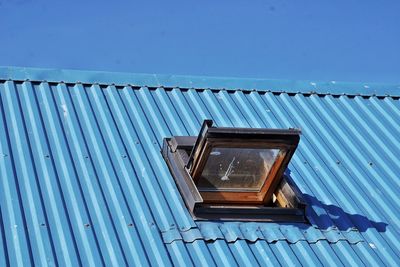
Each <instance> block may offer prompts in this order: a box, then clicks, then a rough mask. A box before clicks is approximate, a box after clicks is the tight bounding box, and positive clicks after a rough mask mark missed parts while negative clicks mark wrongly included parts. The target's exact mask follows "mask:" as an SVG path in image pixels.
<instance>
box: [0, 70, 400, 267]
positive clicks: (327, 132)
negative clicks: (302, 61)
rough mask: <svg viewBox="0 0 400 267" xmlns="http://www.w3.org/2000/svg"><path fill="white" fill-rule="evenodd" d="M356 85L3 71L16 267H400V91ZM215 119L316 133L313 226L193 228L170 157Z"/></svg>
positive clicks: (301, 153) (4, 223) (304, 175)
mask: <svg viewBox="0 0 400 267" xmlns="http://www.w3.org/2000/svg"><path fill="white" fill-rule="evenodd" d="M207 84H208V86H207ZM257 85H259V87H253V86H257ZM306 85H307V86H308V87H307V86H306ZM347 85H348V86H346V84H344V83H333V84H332V83H326V84H325V85H324V84H323V83H312V82H278V81H272V80H240V79H231V80H230V79H227V78H224V79H219V78H205V77H201V78H194V77H177V76H155V75H145V74H140V75H139V74H132V75H128V74H112V73H94V72H83V71H55V70H40V69H21V68H0V125H1V127H0V177H1V181H0V216H1V217H0V230H1V231H0V241H1V242H0V265H1V266H5V265H8V264H9V265H13V266H14V265H20V266H28V265H39V266H45V265H64V266H78V265H83V266H100V265H107V266H112V265H114V266H123V265H130V266H133V265H143V266H145V265H157V266H158V265H165V266H169V265H182V266H188V265H189V266H190V265H196V266H197V265H203V266H213V265H223V266H236V265H240V266H256V265H267V264H275V265H285V266H286V265H295V266H300V265H306V266H310V265H311V266H312V265H314V266H320V265H327V266H330V265H332V266H340V265H345V266H348V265H351V266H353V265H388V266H396V265H398V262H400V256H399V253H398V252H399V251H400V242H399V241H398V240H400V224H399V220H400V201H399V198H400V196H399V195H400V194H399V193H400V179H399V173H400V164H399V160H398V159H399V158H400V140H399V138H398V136H399V134H400V123H399V121H400V101H399V98H398V96H399V95H400V93H399V88H398V86H396V85H368V86H367V88H366V87H365V86H366V85H364V84H351V86H350V85H349V84H347ZM310 86H311V87H310ZM342 86H343V87H342ZM207 88H211V89H207ZM224 88H225V89H224ZM236 88H243V89H236ZM253 88H257V89H256V90H253ZM301 88H304V90H302V89H301ZM312 88H314V89H312ZM360 94H361V95H360ZM206 118H209V119H213V120H214V122H215V123H216V125H218V126H233V127H270V128H288V127H296V128H301V129H302V133H303V135H302V138H301V141H300V145H299V148H298V150H297V152H296V153H295V156H294V157H293V159H292V161H291V163H290V165H289V168H288V172H287V173H288V175H290V176H291V178H292V179H293V180H294V181H295V182H296V184H297V185H298V187H299V188H300V190H301V191H302V193H303V194H304V196H305V199H306V201H307V203H308V205H309V209H308V212H307V217H308V219H309V220H310V224H299V223H293V224H291V223H281V224H279V223H251V222H246V223H240V222H218V221H214V222H213V221H206V222H205V221H201V222H199V221H193V219H192V218H191V216H190V215H189V213H188V211H187V210H186V208H185V205H184V203H183V201H182V198H181V196H180V194H179V191H178V190H177V188H176V186H175V183H174V181H173V178H172V177H171V175H170V173H169V171H168V168H167V166H166V164H165V162H164V161H163V159H162V156H161V153H160V148H161V144H162V139H163V138H164V137H168V136H172V135H196V134H197V133H198V130H199V128H200V125H201V122H202V121H203V120H204V119H206Z"/></svg>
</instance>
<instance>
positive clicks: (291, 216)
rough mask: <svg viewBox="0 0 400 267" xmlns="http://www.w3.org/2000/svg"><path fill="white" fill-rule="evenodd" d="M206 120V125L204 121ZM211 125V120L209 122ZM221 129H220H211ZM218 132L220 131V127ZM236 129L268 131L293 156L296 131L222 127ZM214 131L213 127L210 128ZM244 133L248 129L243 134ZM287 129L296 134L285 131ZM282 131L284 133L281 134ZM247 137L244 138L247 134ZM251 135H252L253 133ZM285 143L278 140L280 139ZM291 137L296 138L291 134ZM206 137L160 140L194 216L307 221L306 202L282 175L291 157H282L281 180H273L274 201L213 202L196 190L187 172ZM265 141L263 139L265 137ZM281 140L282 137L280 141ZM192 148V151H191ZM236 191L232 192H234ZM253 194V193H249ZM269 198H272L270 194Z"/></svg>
mask: <svg viewBox="0 0 400 267" xmlns="http://www.w3.org/2000/svg"><path fill="white" fill-rule="evenodd" d="M207 123H208V124H207ZM207 125H210V123H209V122H207V121H205V122H204V124H203V127H202V131H200V134H199V136H201V137H204V136H206V135H207V134H205V133H206V132H207V131H203V130H204V129H205V128H207V127H208V126H207ZM211 125H212V123H211ZM211 129H221V128H211ZM219 131H221V130H219ZM226 131H228V132H231V133H232V131H233V132H235V133H236V137H239V138H251V135H250V136H249V135H248V133H249V132H253V133H255V132H257V133H258V134H259V133H264V134H265V133H266V132H268V133H270V134H272V135H274V136H275V137H277V136H278V135H280V136H281V138H280V139H279V138H274V140H275V141H276V142H277V143H283V145H285V146H287V145H288V144H291V145H290V151H291V152H290V153H291V154H290V157H291V155H293V153H294V150H295V147H296V146H297V143H298V141H297V143H296V142H295V143H296V144H295V145H293V142H292V141H293V140H290V139H293V136H295V135H297V138H299V133H300V131H299V130H294V129H289V131H287V130H280V129H251V130H249V129H247V128H246V130H244V128H224V130H223V132H226ZM211 132H213V130H212V131H211ZM244 132H247V133H245V134H244V135H243V133H244ZM289 132H291V133H295V132H296V134H288V133H289ZM282 134H283V135H282ZM246 136H247V137H246ZM225 137H226V136H225ZM253 137H254V135H253ZM282 138H283V139H285V140H286V142H285V141H284V142H278V141H279V140H281V139H282ZM294 139H296V138H295V137H294ZM205 141H206V140H203V139H202V138H199V137H196V136H174V137H169V138H165V139H164V142H163V148H162V151H161V152H162V155H163V157H164V159H165V161H166V163H167V165H168V167H169V170H170V172H171V174H172V176H173V178H174V181H175V183H176V185H177V187H178V189H179V191H180V193H181V195H182V197H183V200H184V202H185V205H186V206H187V208H188V210H189V211H190V213H191V215H192V216H193V218H194V219H197V220H210V219H212V220H235V221H293V222H306V218H305V208H306V205H305V202H304V200H303V198H302V195H301V193H300V190H299V189H298V188H297V187H296V185H295V184H294V183H293V181H292V180H291V178H290V176H287V175H284V173H283V172H284V171H285V169H286V166H287V163H288V162H289V160H290V157H285V160H286V161H287V162H286V163H285V164H286V165H285V168H283V169H282V171H281V172H282V174H281V177H282V178H281V179H279V180H275V183H276V185H274V191H273V192H271V193H270V194H271V196H272V195H273V196H274V198H275V202H274V203H270V202H268V201H265V198H264V200H263V201H261V202H260V201H248V202H243V201H228V202H212V201H205V199H204V194H201V192H200V191H199V190H198V188H197V186H196V184H195V181H194V179H193V178H192V176H191V173H190V167H191V166H193V163H194V162H198V160H196V161H194V157H193V156H194V155H196V154H197V156H196V157H198V156H201V155H200V153H199V151H197V147H199V144H200V146H204V144H201V143H205ZM264 141H265V140H264ZM281 141H282V140H281ZM190 151H191V152H190ZM237 194H238V193H237V192H235V195H237ZM252 194H254V192H252ZM271 199H272V197H271Z"/></svg>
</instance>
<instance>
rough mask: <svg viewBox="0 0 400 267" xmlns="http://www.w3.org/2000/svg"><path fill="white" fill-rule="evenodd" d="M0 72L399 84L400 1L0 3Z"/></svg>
mask: <svg viewBox="0 0 400 267" xmlns="http://www.w3.org/2000/svg"><path fill="white" fill-rule="evenodd" d="M0 14H1V16H0V65H2V66H23V67H45V68H63V69H85V70H105V71H119V72H138V73H159V74H190V75H207V76H235V77H256V78H276V79H300V80H336V81H364V82H386V83H398V82H400V1H338V0H335V1H268V0H263V1H256V0H255V1H235V0H231V1H225V0H220V1H190V0H187V1H157V2H156V1H141V2H138V1H118V0H116V1H72V0H71V1H55V0H54V1H44V0H36V1H33V0H31V1H29V0H25V1H24V0H0Z"/></svg>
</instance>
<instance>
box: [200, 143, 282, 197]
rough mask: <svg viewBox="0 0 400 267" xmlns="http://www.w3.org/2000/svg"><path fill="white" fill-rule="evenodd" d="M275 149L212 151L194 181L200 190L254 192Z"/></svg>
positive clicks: (274, 158)
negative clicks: (196, 179)
mask: <svg viewBox="0 0 400 267" xmlns="http://www.w3.org/2000/svg"><path fill="white" fill-rule="evenodd" d="M278 153H279V149H259V148H213V149H212V150H211V153H210V155H209V157H208V159H207V162H206V165H205V166H204V169H203V173H202V174H201V177H200V179H199V180H198V184H197V186H198V188H199V190H200V191H252V192H258V191H260V189H261V187H262V186H263V184H264V182H265V179H266V177H267V175H268V173H269V171H270V169H271V167H272V165H273V164H274V162H275V160H276V158H277V155H278Z"/></svg>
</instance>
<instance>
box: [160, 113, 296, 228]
mask: <svg viewBox="0 0 400 267" xmlns="http://www.w3.org/2000/svg"><path fill="white" fill-rule="evenodd" d="M299 139H300V131H299V130H296V129H287V130H286V129H285V130H280V129H253V128H226V127H213V126H212V121H210V120H206V121H204V123H203V126H202V128H201V130H200V133H199V136H198V137H189V136H187V137H182V136H180V137H179V136H176V137H172V138H166V139H165V140H164V147H163V156H164V158H165V159H166V161H167V164H168V166H169V168H170V170H171V172H172V174H173V176H174V179H175V181H176V183H177V185H178V188H179V189H180V191H181V194H182V196H183V198H184V200H185V203H186V205H187V206H188V208H189V210H190V211H191V212H192V215H193V216H195V217H196V218H207V217H210V215H211V217H213V218H217V219H229V218H228V217H232V218H231V219H244V220H252V219H256V220H269V221H271V220H276V219H277V218H282V219H283V218H289V217H290V218H291V219H293V218H295V219H294V220H303V219H304V213H303V209H304V205H303V202H302V200H301V196H300V194H299V193H298V190H297V188H295V187H294V185H293V183H288V181H287V180H288V179H289V178H288V177H286V178H285V177H284V175H283V174H284V171H285V169H286V167H287V165H288V163H289V161H290V158H291V157H292V155H293V153H294V151H295V149H296V147H297V144H298V142H299ZM284 186H285V190H282V189H283V187H284ZM288 189H289V190H288ZM288 194H289V195H288ZM282 209H284V210H282ZM228 211H229V212H228ZM275 213H276V214H275ZM227 214H229V215H228V216H227ZM241 214H242V215H241ZM243 214H245V215H243ZM264 215H265V216H264ZM267 215H268V216H267ZM280 215H283V217H282V216H280Z"/></svg>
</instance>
